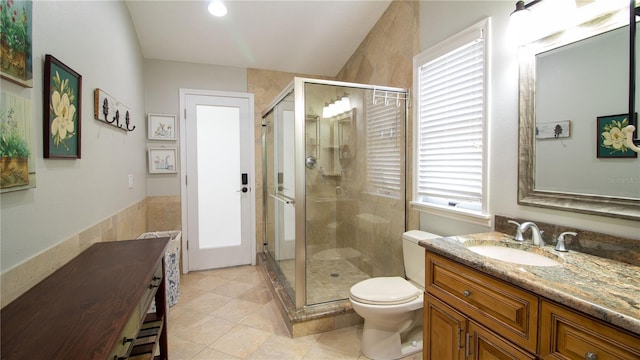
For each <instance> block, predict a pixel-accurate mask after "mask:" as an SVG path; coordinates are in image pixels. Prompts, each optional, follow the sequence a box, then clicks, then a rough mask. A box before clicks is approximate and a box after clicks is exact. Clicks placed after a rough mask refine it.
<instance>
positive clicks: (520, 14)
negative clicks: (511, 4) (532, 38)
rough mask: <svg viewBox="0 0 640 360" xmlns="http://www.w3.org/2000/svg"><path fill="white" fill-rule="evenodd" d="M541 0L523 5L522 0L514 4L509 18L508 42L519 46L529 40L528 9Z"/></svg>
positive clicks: (530, 22) (530, 18)
mask: <svg viewBox="0 0 640 360" xmlns="http://www.w3.org/2000/svg"><path fill="white" fill-rule="evenodd" d="M540 1H542V0H533V1H531V2H529V3H528V4H525V3H524V1H523V0H519V1H518V2H516V9H515V10H514V11H513V12H512V13H511V15H510V16H509V36H510V37H511V40H510V42H515V43H518V44H521V43H523V42H525V41H526V39H528V38H529V35H530V32H531V31H532V29H531V27H532V22H533V20H532V15H531V10H529V8H530V7H531V6H533V5H535V4H537V3H539V2H540Z"/></svg>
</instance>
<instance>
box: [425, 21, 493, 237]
mask: <svg viewBox="0 0 640 360" xmlns="http://www.w3.org/2000/svg"><path fill="white" fill-rule="evenodd" d="M488 25H489V19H486V20H484V21H482V22H480V23H478V24H476V25H474V26H472V27H471V28H469V29H467V30H465V31H463V32H461V33H459V34H457V35H455V36H453V37H451V38H449V39H447V40H446V41H444V42H442V43H440V44H439V45H436V46H434V47H432V48H430V49H428V50H426V51H424V52H423V53H421V54H419V55H417V56H416V57H415V58H414V82H415V94H416V101H415V103H416V108H417V111H416V116H415V122H416V127H415V129H416V130H415V131H416V132H417V134H416V135H417V137H416V141H417V143H416V153H415V159H416V163H415V164H416V168H415V176H416V179H415V181H414V184H415V188H414V205H418V206H419V207H420V208H421V209H424V210H428V211H435V212H436V213H439V214H442V215H447V216H454V217H460V216H463V217H468V218H470V219H473V221H480V222H484V221H485V220H486V219H487V218H488V216H486V215H485V214H486V213H487V196H486V189H487V186H486V185H487V184H486V179H487V174H486V166H485V164H486V149H487V144H486V136H485V129H486V125H487V113H488V112H487V101H486V100H487V99H486V94H487V76H486V74H487V68H488V66H487V51H486V49H487V37H486V35H487V28H488ZM484 224H486V222H484Z"/></svg>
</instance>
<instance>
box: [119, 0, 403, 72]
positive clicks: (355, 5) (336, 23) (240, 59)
mask: <svg viewBox="0 0 640 360" xmlns="http://www.w3.org/2000/svg"><path fill="white" fill-rule="evenodd" d="M390 3H391V0H339V1H319V0H315V1H313V0H289V1H271V0H257V1H256V0H226V1H225V4H226V6H227V8H228V10H229V12H228V14H227V15H226V16H225V17H222V18H217V17H214V16H212V15H211V14H209V12H208V11H207V6H208V1H204V0H189V1H158V0H155V1H154V0H136V1H133V0H127V1H126V4H127V7H128V8H129V13H130V14H131V19H132V21H133V24H134V27H135V31H136V33H137V35H138V40H139V41H140V47H141V48H142V54H143V56H144V58H145V59H160V60H170V61H181V62H190V63H200V64H213V65H224V66H236V67H242V68H257V69H265V70H277V71H285V72H293V73H301V74H309V75H324V76H335V75H336V74H337V73H338V71H340V69H341V68H342V66H343V65H344V64H345V63H346V62H347V60H349V57H350V56H351V55H352V54H353V53H354V52H355V50H356V49H357V47H358V46H359V45H360V43H361V42H362V40H363V39H364V38H365V36H366V35H367V34H368V33H369V31H370V30H371V28H372V27H373V25H374V24H375V23H376V22H377V21H378V19H379V18H380V16H381V15H382V13H383V12H384V11H385V10H386V9H387V7H388V6H389V4H390Z"/></svg>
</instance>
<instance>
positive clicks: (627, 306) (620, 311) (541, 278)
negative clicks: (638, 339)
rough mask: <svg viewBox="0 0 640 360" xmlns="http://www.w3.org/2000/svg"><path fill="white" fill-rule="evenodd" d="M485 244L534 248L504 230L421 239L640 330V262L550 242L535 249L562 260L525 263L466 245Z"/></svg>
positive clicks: (484, 268)
mask: <svg viewBox="0 0 640 360" xmlns="http://www.w3.org/2000/svg"><path fill="white" fill-rule="evenodd" d="M497 242H500V243H497ZM483 244H484V245H498V246H500V245H502V246H508V247H515V248H518V247H520V248H522V247H526V248H529V249H531V241H530V240H527V241H525V242H524V243H522V242H518V241H515V240H513V237H511V236H509V235H506V234H503V233H500V232H488V233H480V234H471V235H463V236H450V237H443V238H438V239H431V240H423V241H420V245H421V246H422V247H424V248H426V249H427V250H429V251H432V252H434V253H436V254H439V255H442V256H444V257H447V258H449V259H451V260H455V261H457V262H459V263H462V264H464V265H467V266H469V267H471V268H474V269H476V270H479V271H481V272H483V273H485V274H488V275H492V276H494V277H496V278H499V279H502V280H504V281H506V282H508V283H510V284H513V285H516V286H519V287H521V288H523V289H525V290H529V291H531V292H533V293H535V294H537V295H540V296H543V297H545V298H547V299H550V300H553V301H556V302H558V303H560V304H564V305H566V306H568V307H570V308H573V309H575V310H578V311H581V312H583V313H585V314H589V315H591V316H593V317H595V318H598V319H601V320H603V321H605V322H607V323H610V324H613V325H616V326H618V327H621V328H623V329H626V330H629V331H631V332H633V333H635V334H637V335H640V266H635V265H631V264H628V263H624V262H620V261H615V260H610V259H606V258H601V257H597V256H593V255H589V254H584V253H580V252H576V251H569V252H564V253H563V252H557V251H555V250H554V249H553V247H552V246H545V247H542V248H533V249H531V250H532V251H533V252H536V253H538V254H540V255H544V256H547V257H550V258H554V259H556V260H558V261H559V262H560V263H561V265H558V266H527V265H519V264H514V263H509V262H504V261H500V260H494V259H492V258H488V257H485V256H482V255H478V254H476V253H474V252H472V251H471V250H468V249H467V248H466V246H470V245H483Z"/></svg>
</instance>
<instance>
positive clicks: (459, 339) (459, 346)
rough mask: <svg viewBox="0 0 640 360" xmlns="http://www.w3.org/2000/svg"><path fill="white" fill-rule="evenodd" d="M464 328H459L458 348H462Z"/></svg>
mask: <svg viewBox="0 0 640 360" xmlns="http://www.w3.org/2000/svg"><path fill="white" fill-rule="evenodd" d="M463 331H464V330H463V329H461V328H458V350H462V332H463Z"/></svg>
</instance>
